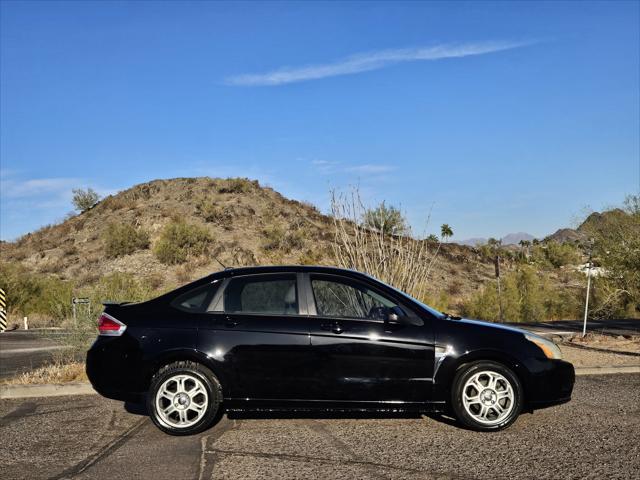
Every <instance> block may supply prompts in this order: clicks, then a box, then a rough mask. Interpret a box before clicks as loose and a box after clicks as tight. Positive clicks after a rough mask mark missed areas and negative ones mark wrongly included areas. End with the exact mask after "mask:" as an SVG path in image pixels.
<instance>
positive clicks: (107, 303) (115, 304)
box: [102, 300, 132, 307]
mask: <svg viewBox="0 0 640 480" xmlns="http://www.w3.org/2000/svg"><path fill="white" fill-rule="evenodd" d="M130 303H132V302H113V301H111V300H106V301H104V302H102V305H104V306H105V307H121V306H122V305H128V304H130Z"/></svg>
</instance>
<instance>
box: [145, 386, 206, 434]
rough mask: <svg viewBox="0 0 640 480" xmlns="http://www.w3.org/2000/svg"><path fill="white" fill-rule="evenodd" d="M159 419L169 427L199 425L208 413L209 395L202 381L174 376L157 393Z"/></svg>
mask: <svg viewBox="0 0 640 480" xmlns="http://www.w3.org/2000/svg"><path fill="white" fill-rule="evenodd" d="M155 400H156V402H155V403H156V411H157V413H158V418H159V420H161V421H162V422H163V423H165V424H166V425H167V426H169V427H174V428H187V427H190V426H192V425H195V424H196V423H198V422H199V421H200V420H201V419H202V417H203V416H204V414H205V413H206V411H207V406H208V405H209V395H208V394H207V389H206V388H205V386H204V383H202V381H201V380H200V379H199V378H197V377H195V376H193V375H186V374H180V375H174V376H173V377H170V378H168V379H167V380H165V381H164V383H163V384H162V385H160V388H159V389H158V392H157V393H156V399H155Z"/></svg>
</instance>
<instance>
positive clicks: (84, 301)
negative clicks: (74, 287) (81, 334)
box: [71, 297, 91, 327]
mask: <svg viewBox="0 0 640 480" xmlns="http://www.w3.org/2000/svg"><path fill="white" fill-rule="evenodd" d="M90 302H91V301H90V300H89V299H88V298H86V297H73V299H72V300H71V307H72V308H73V325H74V326H75V327H77V326H78V314H77V309H76V305H88V304H89V303H90Z"/></svg>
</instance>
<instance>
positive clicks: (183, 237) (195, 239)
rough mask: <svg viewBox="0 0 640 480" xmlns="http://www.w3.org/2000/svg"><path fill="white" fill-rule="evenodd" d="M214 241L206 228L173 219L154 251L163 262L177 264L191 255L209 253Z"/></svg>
mask: <svg viewBox="0 0 640 480" xmlns="http://www.w3.org/2000/svg"><path fill="white" fill-rule="evenodd" d="M212 243H213V239H212V238H211V235H210V234H209V231H208V230H206V229H205V228H202V227H200V226H198V225H192V224H188V223H185V222H183V221H173V222H172V223H169V224H168V225H167V226H166V227H165V229H164V230H163V232H162V235H161V236H160V239H159V240H158V243H157V244H156V246H155V248H154V253H155V255H156V257H157V258H158V260H160V261H161V262H162V263H164V264H167V265H177V264H179V263H184V262H186V261H187V260H188V259H189V257H193V256H198V255H203V254H205V253H207V252H208V251H209V248H210V246H211V244H212Z"/></svg>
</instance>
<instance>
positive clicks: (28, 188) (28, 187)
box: [2, 178, 79, 198]
mask: <svg viewBox="0 0 640 480" xmlns="http://www.w3.org/2000/svg"><path fill="white" fill-rule="evenodd" d="M78 184H79V180H78V179H77V178H37V179H31V180H13V179H5V178H2V196H3V197H6V198H25V197H34V196H42V195H51V194H54V195H55V194H60V193H62V192H70V191H71V189H72V188H74V187H76V186H77V185H78Z"/></svg>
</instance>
